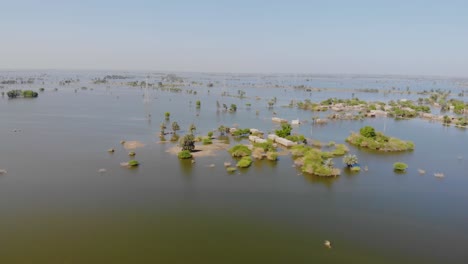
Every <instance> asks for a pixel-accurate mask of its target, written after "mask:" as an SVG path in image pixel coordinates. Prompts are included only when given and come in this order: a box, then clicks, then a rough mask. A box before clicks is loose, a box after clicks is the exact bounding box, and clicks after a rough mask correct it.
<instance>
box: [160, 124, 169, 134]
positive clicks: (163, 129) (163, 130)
mask: <svg viewBox="0 0 468 264" xmlns="http://www.w3.org/2000/svg"><path fill="white" fill-rule="evenodd" d="M159 128H160V129H161V135H164V134H166V132H165V130H166V128H167V127H166V124H165V123H164V122H163V123H161V125H160V126H159Z"/></svg>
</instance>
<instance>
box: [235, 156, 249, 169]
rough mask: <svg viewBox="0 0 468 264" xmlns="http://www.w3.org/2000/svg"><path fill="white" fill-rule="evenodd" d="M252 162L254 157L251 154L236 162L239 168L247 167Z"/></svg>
mask: <svg viewBox="0 0 468 264" xmlns="http://www.w3.org/2000/svg"><path fill="white" fill-rule="evenodd" d="M251 164H252V158H251V157H250V156H245V157H242V158H241V159H240V160H239V161H238V162H237V164H236V166H237V167H239V168H247V167H249V166H250V165H251Z"/></svg>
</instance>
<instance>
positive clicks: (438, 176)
mask: <svg viewBox="0 0 468 264" xmlns="http://www.w3.org/2000/svg"><path fill="white" fill-rule="evenodd" d="M434 176H435V177H437V178H443V177H445V175H444V174H443V173H441V172H436V173H434Z"/></svg>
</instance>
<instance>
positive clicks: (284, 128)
mask: <svg viewBox="0 0 468 264" xmlns="http://www.w3.org/2000/svg"><path fill="white" fill-rule="evenodd" d="M291 131H292V127H291V125H290V124H285V123H283V124H281V129H277V130H275V134H276V135H277V136H278V137H282V138H286V137H288V136H290V135H291Z"/></svg>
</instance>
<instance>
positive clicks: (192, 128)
mask: <svg viewBox="0 0 468 264" xmlns="http://www.w3.org/2000/svg"><path fill="white" fill-rule="evenodd" d="M189 130H190V134H192V135H193V132H195V130H197V127H196V126H195V124H194V123H192V124H190V128H189Z"/></svg>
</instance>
